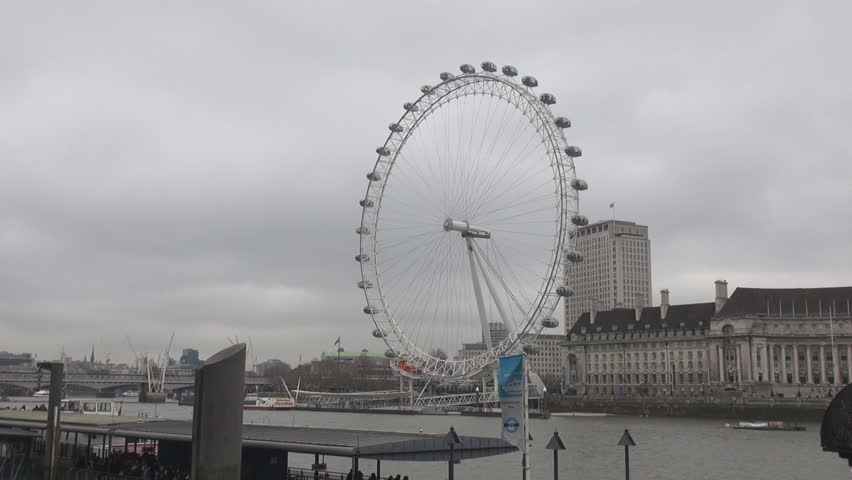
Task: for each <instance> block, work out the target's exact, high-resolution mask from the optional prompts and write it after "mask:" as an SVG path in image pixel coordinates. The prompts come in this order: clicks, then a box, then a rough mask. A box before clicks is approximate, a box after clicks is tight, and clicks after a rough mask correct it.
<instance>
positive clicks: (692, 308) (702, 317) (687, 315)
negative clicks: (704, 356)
mask: <svg viewBox="0 0 852 480" xmlns="http://www.w3.org/2000/svg"><path fill="white" fill-rule="evenodd" d="M715 309H716V304H715V303H712V302H710V303H690V304H685V305H670V306H669V307H668V312H667V313H666V317H665V318H662V316H661V309H660V307H645V308H643V309H642V312H641V314H640V316H639V321H636V309H634V308H614V309H612V310H604V311H600V312H596V313H595V319H594V320H595V321H594V323H592V322H591V321H590V320H591V318H590V312H585V313H583V314H582V315H580V317H579V318H578V319H577V322H576V323H574V326H573V327H572V328H571V330H570V331H569V332H568V336H569V338H570V337H571V335H572V334H577V335H582V334H584V333H597V332H598V328H600V332H601V333H610V332H621V333H624V332H629V331H643V330H666V329H688V330H702V329H706V328H708V327H709V326H710V318H711V317H712V316H713V314H714V313H715Z"/></svg>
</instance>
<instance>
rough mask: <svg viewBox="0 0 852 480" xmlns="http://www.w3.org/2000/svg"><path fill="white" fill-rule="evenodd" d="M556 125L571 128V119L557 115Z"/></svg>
mask: <svg viewBox="0 0 852 480" xmlns="http://www.w3.org/2000/svg"><path fill="white" fill-rule="evenodd" d="M556 126H557V127H559V128H571V120H568V119H567V118H565V117H556Z"/></svg>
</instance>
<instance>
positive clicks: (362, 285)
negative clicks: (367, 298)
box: [358, 280, 373, 290]
mask: <svg viewBox="0 0 852 480" xmlns="http://www.w3.org/2000/svg"><path fill="white" fill-rule="evenodd" d="M358 288H360V289H362V290H367V289H370V288H373V282H371V281H369V280H367V281H364V280H361V281H359V282H358Z"/></svg>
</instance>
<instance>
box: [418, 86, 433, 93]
mask: <svg viewBox="0 0 852 480" xmlns="http://www.w3.org/2000/svg"><path fill="white" fill-rule="evenodd" d="M431 91H432V85H423V86H421V87H420V92H421V93H429V92H431Z"/></svg>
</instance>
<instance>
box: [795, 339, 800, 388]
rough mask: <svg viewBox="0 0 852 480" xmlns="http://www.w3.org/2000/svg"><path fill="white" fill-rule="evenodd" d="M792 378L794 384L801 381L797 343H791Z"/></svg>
mask: <svg viewBox="0 0 852 480" xmlns="http://www.w3.org/2000/svg"><path fill="white" fill-rule="evenodd" d="M793 379H794V380H795V382H793V383H796V384H799V383H801V380H800V379H799V346H798V345H797V344H795V343H794V344H793Z"/></svg>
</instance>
